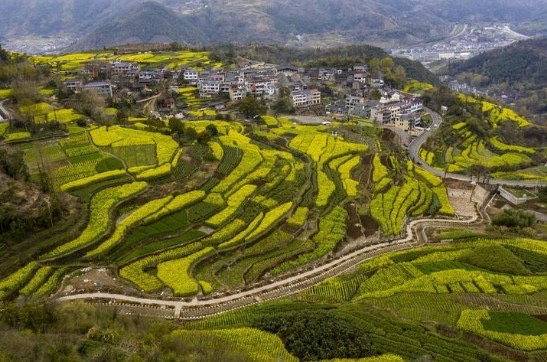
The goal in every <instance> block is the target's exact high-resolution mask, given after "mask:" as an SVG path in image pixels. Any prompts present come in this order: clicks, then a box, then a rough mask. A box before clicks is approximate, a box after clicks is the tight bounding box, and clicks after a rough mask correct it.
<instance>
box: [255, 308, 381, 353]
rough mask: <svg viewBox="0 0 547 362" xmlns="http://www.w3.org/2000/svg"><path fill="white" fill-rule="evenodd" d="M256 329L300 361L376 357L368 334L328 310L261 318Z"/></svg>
mask: <svg viewBox="0 0 547 362" xmlns="http://www.w3.org/2000/svg"><path fill="white" fill-rule="evenodd" d="M256 327H258V328H260V329H262V330H264V331H268V332H271V333H275V334H277V335H278V336H279V337H280V338H281V339H282V340H283V343H284V344H285V347H286V348H287V350H288V351H289V352H291V353H292V354H293V355H295V356H296V357H298V358H300V360H302V361H317V360H327V359H332V358H362V357H367V356H372V355H375V354H376V350H375V348H374V346H373V345H372V343H371V342H370V340H369V338H368V335H367V334H366V333H365V332H364V331H363V330H361V329H360V328H358V327H356V326H354V325H353V324H351V323H349V322H348V321H346V320H344V319H341V318H339V317H338V316H337V315H336V314H335V313H332V312H328V311H314V310H308V311H298V312H292V313H283V314H280V315H274V316H268V317H263V318H262V319H260V320H258V322H256Z"/></svg>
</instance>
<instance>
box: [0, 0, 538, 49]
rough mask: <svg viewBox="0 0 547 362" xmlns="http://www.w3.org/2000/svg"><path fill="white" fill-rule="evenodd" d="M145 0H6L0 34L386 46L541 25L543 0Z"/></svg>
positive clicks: (91, 41)
mask: <svg viewBox="0 0 547 362" xmlns="http://www.w3.org/2000/svg"><path fill="white" fill-rule="evenodd" d="M144 2H145V1H143V0H138V1H132V0H131V1H130V0H118V1H112V0H98V1H93V2H88V1H85V0H72V1H62V0H50V1H48V2H43V1H38V0H21V1H15V0H6V1H3V2H2V4H0V34H3V37H4V39H3V40H2V41H8V42H9V41H10V40H13V39H16V38H18V37H24V36H32V37H53V38H55V37H70V39H72V40H77V41H76V47H75V48H74V49H81V48H89V47H91V48H97V47H99V48H100V47H102V46H104V45H108V44H113V43H118V44H119V43H124V42H127V41H137V40H140V39H143V38H147V39H153V38H154V36H157V39H158V40H159V39H174V40H181V41H185V42H189V43H191V44H200V43H207V44H211V43H224V42H241V43H248V42H253V41H258V42H266V43H272V42H275V43H279V44H284V45H291V46H301V45H308V46H326V45H337V44H346V43H362V42H366V43H370V44H375V45H378V46H384V47H392V46H398V45H402V44H405V45H408V44H414V43H421V42H427V41H431V40H438V39H442V38H446V37H448V36H450V35H451V32H452V31H453V30H454V29H456V26H457V25H458V24H461V23H480V22H503V23H509V24H527V28H526V29H528V30H526V29H524V30H523V31H525V32H527V33H528V34H537V33H541V32H542V31H544V26H543V24H544V22H543V20H544V18H543V17H541V16H539V17H538V14H537V11H536V9H537V8H542V7H543V8H545V7H547V0H535V1H533V0H528V1H520V2H518V3H515V2H513V1H509V0H486V1H480V2H479V1H458V2H454V1H448V0H440V1H439V0H419V1H416V0H398V1H376V0H344V1H338V0H325V1H320V2H319V1H313V0H300V1H288V0H273V1H259V0H254V1H250V0H246V1H226V0H195V1H190V2H182V1H175V0H161V1H160V0H158V1H155V2H154V3H155V5H156V6H155V7H154V9H152V8H151V6H150V4H147V5H145V6H144V7H143V3H144ZM161 8H163V9H161ZM58 14H62V16H61V17H60V16H58ZM164 17H165V18H164ZM175 17H176V18H178V19H180V20H179V22H177V21H174V20H175ZM179 23H180V24H179ZM137 24H141V25H142V24H147V25H146V26H144V27H139V26H138V25H137Z"/></svg>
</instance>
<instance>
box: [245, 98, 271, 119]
mask: <svg viewBox="0 0 547 362" xmlns="http://www.w3.org/2000/svg"><path fill="white" fill-rule="evenodd" d="M238 110H239V112H240V113H241V114H242V115H243V116H244V117H246V118H253V117H255V116H259V115H262V114H265V113H266V106H265V105H264V104H262V102H260V101H259V100H258V99H257V98H256V97H254V96H248V97H245V98H243V99H242V100H240V101H239V103H238Z"/></svg>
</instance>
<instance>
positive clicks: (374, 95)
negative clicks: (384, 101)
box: [370, 88, 382, 101]
mask: <svg viewBox="0 0 547 362" xmlns="http://www.w3.org/2000/svg"><path fill="white" fill-rule="evenodd" d="M380 98H382V93H380V91H379V90H378V89H376V88H374V89H373V90H371V91H370V99H372V100H375V101H377V100H379V99H380Z"/></svg>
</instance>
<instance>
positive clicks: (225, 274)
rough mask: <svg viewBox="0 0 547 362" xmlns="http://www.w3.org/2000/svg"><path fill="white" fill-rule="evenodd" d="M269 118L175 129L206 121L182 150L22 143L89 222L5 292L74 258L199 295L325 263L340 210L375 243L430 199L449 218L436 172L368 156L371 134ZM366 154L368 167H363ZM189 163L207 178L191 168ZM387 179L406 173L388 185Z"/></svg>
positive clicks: (150, 285) (167, 144) (137, 133)
mask: <svg viewBox="0 0 547 362" xmlns="http://www.w3.org/2000/svg"><path fill="white" fill-rule="evenodd" d="M268 123H269V124H270V127H268V131H267V132H264V131H260V132H261V133H260V134H259V133H257V134H254V133H246V132H245V131H244V128H243V127H242V126H241V125H240V124H239V123H237V122H232V123H228V122H223V121H194V122H187V125H186V127H192V128H194V129H196V131H200V130H203V129H205V128H206V127H207V126H208V125H209V124H213V125H214V126H215V127H216V128H217V129H218V131H219V135H218V136H217V137H215V138H214V139H213V140H211V141H210V142H209V143H207V144H204V145H191V144H189V145H186V146H184V147H182V148H181V147H179V145H178V144H177V142H175V141H174V140H173V139H172V138H171V137H170V136H165V135H163V134H160V133H154V132H148V131H143V130H138V129H135V128H127V127H123V128H122V127H119V126H110V127H108V128H106V127H96V128H92V129H91V130H89V131H86V132H80V133H73V134H71V135H70V136H69V137H68V138H66V139H62V140H59V141H55V142H49V143H47V144H42V143H39V142H37V143H36V145H35V146H32V145H30V146H25V147H23V148H24V149H25V152H26V161H27V163H28V164H29V166H31V170H33V172H35V173H36V172H38V171H39V170H40V168H41V167H43V165H44V164H47V165H48V167H50V168H52V175H53V180H54V184H55V186H56V188H57V189H58V190H60V191H67V192H71V193H73V194H74V195H77V196H78V197H80V199H81V200H82V201H83V202H86V203H87V205H88V206H87V207H88V208H89V219H88V221H87V227H86V228H85V229H83V230H81V231H80V233H79V235H78V236H76V237H73V238H71V239H69V240H66V241H65V242H64V243H62V244H57V245H55V246H54V247H53V248H52V249H51V250H46V251H43V253H42V255H40V256H39V261H38V262H37V261H35V260H34V261H33V260H29V261H28V264H26V265H22V269H21V270H22V271H14V272H13V274H12V275H11V276H7V278H8V279H9V280H11V279H13V278H17V279H18V280H20V284H19V282H18V283H15V284H14V283H11V285H12V287H10V288H7V289H6V290H5V291H4V293H5V295H6V296H15V295H17V293H19V290H21V293H22V292H23V291H25V293H26V294H28V293H29V290H35V289H36V288H35V287H34V286H32V287H31V286H27V284H28V283H31V285H34V284H35V283H37V280H42V281H44V280H46V279H47V278H54V279H51V283H55V281H56V280H57V281H58V280H59V278H60V277H61V276H62V273H61V272H60V271H59V270H65V265H66V266H68V265H70V264H71V263H73V262H74V261H78V262H80V263H84V264H91V265H97V264H98V265H101V264H102V263H105V262H108V263H111V264H114V265H116V266H117V268H118V270H119V274H120V276H121V277H123V278H125V279H126V280H127V281H129V282H130V283H132V284H133V285H134V286H135V288H138V289H139V290H143V291H146V292H147V293H156V292H161V291H165V290H170V292H171V293H174V294H175V295H180V296H193V295H206V294H209V293H213V292H218V291H226V290H232V289H234V288H241V287H244V286H246V285H249V284H252V283H255V282H258V281H260V280H261V279H262V278H263V277H264V276H265V275H277V274H282V273H285V272H290V271H292V270H295V269H296V268H300V267H305V266H306V265H307V264H309V263H311V262H315V261H319V260H323V259H324V258H328V257H329V256H332V255H334V254H335V252H336V249H337V248H338V247H339V246H340V245H342V244H343V243H345V242H346V241H347V240H348V239H350V240H351V238H353V237H354V236H348V234H347V230H348V226H347V224H348V220H349V219H348V212H347V210H346V206H347V204H348V203H350V202H351V203H358V204H359V205H362V206H360V208H361V209H362V210H364V212H365V213H369V214H370V215H371V216H372V217H373V218H376V219H377V221H378V222H379V223H380V225H381V228H382V232H383V235H384V236H386V237H390V236H392V235H396V234H399V233H400V232H401V230H402V228H403V224H404V222H405V221H406V220H408V218H409V217H413V216H418V215H422V214H425V213H431V212H430V211H431V210H430V209H431V207H432V205H433V206H435V205H436V207H437V209H436V210H434V211H435V212H437V211H438V212H439V213H442V214H446V215H450V214H451V213H452V209H451V206H450V204H449V203H448V199H447V197H446V190H445V189H444V186H443V185H442V183H441V182H440V180H439V179H438V178H436V177H435V176H433V175H431V174H429V173H428V172H426V171H425V170H422V169H420V168H418V167H414V166H413V165H412V164H411V163H408V164H407V162H406V161H401V163H400V165H399V161H397V160H396V159H395V157H394V156H387V155H384V154H383V153H382V154H381V155H380V154H379V153H375V154H371V152H370V151H369V148H368V146H367V144H376V143H377V142H376V141H375V140H374V136H371V139H366V140H365V142H364V143H355V142H349V141H346V140H344V139H343V138H341V137H335V136H332V135H331V134H330V133H329V132H327V128H326V127H325V126H299V125H294V124H293V123H292V122H291V121H289V120H287V119H275V118H273V117H272V118H269V119H268ZM264 134H267V136H264ZM259 140H260V141H259ZM281 144H284V145H285V146H280V145H281ZM198 149H199V151H198ZM206 155H209V156H206ZM367 155H368V156H367ZM365 156H367V157H366V158H367V159H371V158H372V159H373V160H374V162H373V165H374V166H373V167H372V172H371V170H370V165H368V164H367V163H366V162H365V163H363V162H362V160H364V159H365ZM386 160H389V162H390V163H391V164H390V170H389V171H388V169H387V168H386V166H384V165H383V163H382V162H387V161H386ZM199 165H205V166H203V167H202V168H204V167H205V168H207V173H204V172H203V171H202V172H197V173H196V172H195V170H196V169H197V168H198V167H200V166H199ZM367 170H368V171H367ZM393 172H397V174H398V175H399V174H402V175H403V176H404V177H403V178H402V179H400V181H398V183H397V184H395V182H392V179H393V178H394V175H392V173H393ZM370 174H372V177H371V178H372V180H369V179H368V177H364V176H363V175H370ZM180 175H185V176H184V177H181V176H180ZM189 185H194V186H193V187H190V186H189ZM369 185H373V186H372V189H373V190H374V191H372V193H371V192H370V191H369V187H370V186H369ZM378 185H380V186H378ZM370 197H372V201H371V202H369V201H368V200H369V198H370ZM43 268H47V269H43ZM48 282H49V279H48Z"/></svg>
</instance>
